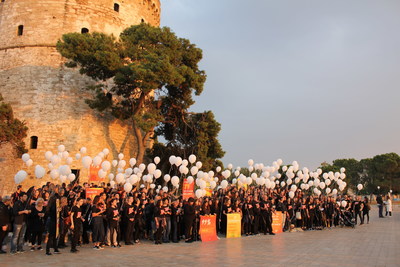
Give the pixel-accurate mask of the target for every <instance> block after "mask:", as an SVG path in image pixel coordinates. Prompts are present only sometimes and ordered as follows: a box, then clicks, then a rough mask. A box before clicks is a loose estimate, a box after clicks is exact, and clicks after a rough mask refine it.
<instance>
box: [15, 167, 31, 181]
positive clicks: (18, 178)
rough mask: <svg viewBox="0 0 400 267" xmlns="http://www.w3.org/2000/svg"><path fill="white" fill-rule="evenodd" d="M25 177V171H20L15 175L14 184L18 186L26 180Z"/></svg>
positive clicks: (26, 174)
mask: <svg viewBox="0 0 400 267" xmlns="http://www.w3.org/2000/svg"><path fill="white" fill-rule="evenodd" d="M27 176H28V173H27V172H26V171H23V170H21V171H19V172H17V173H16V174H15V176H14V181H15V183H16V184H20V183H22V182H23V181H24V180H25V179H26V177H27Z"/></svg>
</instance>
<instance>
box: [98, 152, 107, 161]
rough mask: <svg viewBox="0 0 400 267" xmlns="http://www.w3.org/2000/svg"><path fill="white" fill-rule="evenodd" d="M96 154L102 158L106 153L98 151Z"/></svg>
mask: <svg viewBox="0 0 400 267" xmlns="http://www.w3.org/2000/svg"><path fill="white" fill-rule="evenodd" d="M97 156H99V157H100V158H101V159H103V158H104V157H105V156H106V155H105V154H104V153H103V152H100V153H99V154H97Z"/></svg>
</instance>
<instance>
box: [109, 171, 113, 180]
mask: <svg viewBox="0 0 400 267" xmlns="http://www.w3.org/2000/svg"><path fill="white" fill-rule="evenodd" d="M108 179H110V181H112V180H114V174H113V173H110V174H109V175H108Z"/></svg>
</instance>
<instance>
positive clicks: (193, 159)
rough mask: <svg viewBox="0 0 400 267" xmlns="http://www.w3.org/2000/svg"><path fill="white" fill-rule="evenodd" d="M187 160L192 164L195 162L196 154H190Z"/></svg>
mask: <svg viewBox="0 0 400 267" xmlns="http://www.w3.org/2000/svg"><path fill="white" fill-rule="evenodd" d="M189 162H190V163H191V164H193V163H195V162H196V156H195V155H193V154H192V155H190V156H189Z"/></svg>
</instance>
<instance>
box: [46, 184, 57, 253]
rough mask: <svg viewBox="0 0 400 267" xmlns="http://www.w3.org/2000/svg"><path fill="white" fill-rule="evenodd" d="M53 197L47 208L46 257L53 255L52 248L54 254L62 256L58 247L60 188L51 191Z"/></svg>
mask: <svg viewBox="0 0 400 267" xmlns="http://www.w3.org/2000/svg"><path fill="white" fill-rule="evenodd" d="M51 190H52V192H51V195H50V199H49V202H48V204H47V208H46V217H47V222H46V228H47V232H48V234H49V235H48V237H47V244H46V255H47V256H50V255H52V254H51V253H50V248H53V249H54V254H60V251H59V250H58V247H57V245H58V244H57V235H58V234H57V212H59V211H58V209H60V202H59V201H60V199H59V196H58V188H56V187H54V188H52V189H51Z"/></svg>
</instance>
